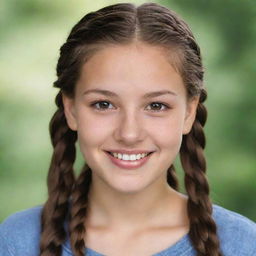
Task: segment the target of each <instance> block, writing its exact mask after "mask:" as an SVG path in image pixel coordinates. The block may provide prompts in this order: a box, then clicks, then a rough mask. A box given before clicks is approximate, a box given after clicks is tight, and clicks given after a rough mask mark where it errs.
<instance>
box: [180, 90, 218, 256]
mask: <svg viewBox="0 0 256 256" xmlns="http://www.w3.org/2000/svg"><path fill="white" fill-rule="evenodd" d="M206 96H207V95H206V92H205V91H204V90H203V89H202V94H201V97H200V102H199V105H198V108H197V114H196V120H195V122H194V124H193V127H192V130H191V131H190V133H189V134H188V135H185V136H184V138H183V142H182V145H181V151H180V154H181V163H182V166H183V169H184V170H185V187H186V190H187V193H188V196H189V198H188V205H187V208H188V216H189V220H190V231H189V236H190V239H191V241H192V244H193V245H194V247H195V249H196V250H197V253H198V254H197V255H198V256H221V255H222V254H221V252H220V249H219V240H218V237H217V233H216V231H217V228H216V224H215V222H214V220H213V218H212V216H211V215H212V204H211V202H210V199H209V185H208V182H207V179H206V176H205V172H206V161H205V158H204V154H203V149H204V147H205V136H204V132H203V126H204V124H205V122H206V117H207V112H206V108H205V106H204V105H203V101H204V100H205V99H206Z"/></svg>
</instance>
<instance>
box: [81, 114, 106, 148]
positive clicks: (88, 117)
mask: <svg viewBox="0 0 256 256" xmlns="http://www.w3.org/2000/svg"><path fill="white" fill-rule="evenodd" d="M77 120H78V128H77V133H78V140H79V143H80V144H82V145H87V146H94V145H95V146H96V145H99V144H100V143H102V142H103V141H104V140H105V139H106V138H107V137H108V136H109V134H110V133H111V125H110V124H111V120H109V118H106V117H105V118H103V117H102V116H97V115H95V114H94V115H92V114H90V113H89V112H86V113H85V112H81V113H79V114H78V118H77Z"/></svg>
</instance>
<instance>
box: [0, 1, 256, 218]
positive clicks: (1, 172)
mask: <svg viewBox="0 0 256 256" xmlns="http://www.w3.org/2000/svg"><path fill="white" fill-rule="evenodd" d="M119 2H126V1H119ZM132 2H133V3H135V4H140V3H143V2H145V1H132ZM155 2H158V3H161V4H163V5H165V6H168V7H170V8H171V9H173V10H174V11H176V12H177V13H179V14H180V15H181V16H182V17H183V18H184V19H185V20H186V21H187V22H188V24H189V25H190V27H191V29H192V31H193V33H194V35H195V37H196V39H197V41H198V43H199V45H200V46H201V50H202V55H203V60H204V64H205V67H206V76H205V83H206V86H207V88H208V94H209V98H208V101H207V107H208V111H209V118H208V122H207V125H206V135H207V150H206V156H207V160H208V178H209V182H210V185H211V197H212V200H213V202H214V203H217V204H219V205H221V206H224V207H225V208H228V209H230V210H233V211H236V212H239V213H241V214H243V215H245V216H247V217H249V218H250V219H252V220H254V221H255V220H256V199H255V195H256V179H255V178H256V157H255V155H256V154H255V153H256V135H255V131H256V114H255V110H256V100H255V96H256V86H255V81H256V62H255V57H256V4H255V1H253V0H251V1H249V0H244V1H241V0H225V1H222V0H211V1H206V0H191V1H190V0H176V1H175V0H173V1H171V0H169V1H155ZM113 3H117V1H103V0H97V1H89V0H83V1H82V0H73V1H63V0H55V1H50V0H22V1H19V0H16V1H15V0H4V1H3V0H2V1H1V3H0V24H1V27H0V73H1V75H0V130H1V132H0V152H1V153H0V203H1V208H0V221H2V220H3V219H4V218H6V217H7V216H8V215H10V214H11V213H14V212H16V211H19V210H22V209H26V208H29V207H32V206H35V205H38V204H42V203H43V202H44V200H45V199H46V195H47V189H46V175H47V171H48V166H49V162H50V158H51V154H52V148H51V143H50V138H49V134H48V123H49V120H50V118H51V116H52V114H53V112H54V110H55V105H54V97H55V95H56V93H57V89H54V88H53V87H52V83H53V81H54V80H55V78H56V77H55V65H56V62H57V59H58V51H59V47H60V46H61V45H62V44H63V43H64V41H65V39H66V37H67V35H68V33H69V31H70V29H71V27H72V26H73V25H74V24H75V23H76V22H77V21H78V20H79V19H80V18H81V17H82V16H83V15H84V14H85V13H87V12H89V11H94V10H97V9H99V8H101V7H103V6H106V5H108V4H113ZM81 164H82V158H81V155H78V160H77V161H76V165H75V166H76V169H79V167H80V166H81ZM179 176H180V178H181V179H182V178H183V177H182V176H183V174H182V171H181V170H179Z"/></svg>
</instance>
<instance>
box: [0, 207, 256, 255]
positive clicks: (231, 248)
mask: <svg viewBox="0 0 256 256" xmlns="http://www.w3.org/2000/svg"><path fill="white" fill-rule="evenodd" d="M41 210H42V206H38V207H34V208H31V209H28V210H24V211H20V212H17V213H15V214H13V215H11V216H10V217H8V218H7V219H6V220H5V221H4V222H3V223H2V224H0V256H14V255H15V256H24V255H26V256H37V255H39V240H40V216H41ZM213 218H214V220H215V222H216V224H217V230H218V231H217V233H218V237H219V240H220V244H221V250H222V252H223V255H224V256H256V223H254V222H253V221H251V220H249V219H248V218H246V217H244V216H242V215H240V214H238V213H235V212H232V211H229V210H227V209H224V208H222V207H220V206H217V205H213ZM71 255H72V252H71V248H70V243H69V240H68V239H67V241H66V242H65V243H64V244H63V250H62V256H71ZM85 255H87V256H102V255H103V254H100V252H96V251H94V250H92V249H90V248H87V253H86V254H85ZM195 255H196V252H195V250H194V249H193V247H192V245H191V243H190V240H189V236H188V234H186V235H185V236H183V237H182V238H181V239H180V240H179V241H178V242H176V243H175V244H174V245H172V246H170V247H169V248H167V249H165V250H162V251H161V252H159V253H157V254H154V256H195Z"/></svg>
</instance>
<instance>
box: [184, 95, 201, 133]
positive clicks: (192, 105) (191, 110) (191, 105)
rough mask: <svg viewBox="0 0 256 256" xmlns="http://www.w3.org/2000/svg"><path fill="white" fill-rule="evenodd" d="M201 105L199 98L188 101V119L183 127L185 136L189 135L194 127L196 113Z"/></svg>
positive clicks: (186, 118)
mask: <svg viewBox="0 0 256 256" xmlns="http://www.w3.org/2000/svg"><path fill="white" fill-rule="evenodd" d="M198 103H199V97H198V96H196V97H193V98H192V99H189V100H188V103H187V110H186V117H185V121H184V126H183V134H184V135H185V134H188V133H189V132H190V131H191V128H192V126H193V123H194V121H195V118H196V111H197V106H198Z"/></svg>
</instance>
